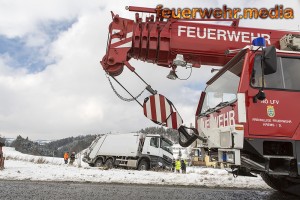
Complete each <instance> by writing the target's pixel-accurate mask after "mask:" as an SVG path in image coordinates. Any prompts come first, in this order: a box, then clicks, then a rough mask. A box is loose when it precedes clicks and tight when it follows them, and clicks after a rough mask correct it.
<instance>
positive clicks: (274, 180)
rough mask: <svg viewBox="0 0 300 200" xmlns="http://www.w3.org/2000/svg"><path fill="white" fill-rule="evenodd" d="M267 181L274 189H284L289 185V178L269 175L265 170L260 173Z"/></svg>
mask: <svg viewBox="0 0 300 200" xmlns="http://www.w3.org/2000/svg"><path fill="white" fill-rule="evenodd" d="M260 176H261V177H262V179H263V180H264V181H265V183H266V184H267V185H268V186H270V187H271V188H273V189H274V190H278V191H282V190H283V189H284V188H285V187H286V186H287V180H285V179H284V178H280V177H275V176H272V175H269V174H267V173H265V172H262V173H261V174H260Z"/></svg>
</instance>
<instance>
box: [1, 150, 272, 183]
mask: <svg viewBox="0 0 300 200" xmlns="http://www.w3.org/2000/svg"><path fill="white" fill-rule="evenodd" d="M3 151H4V156H5V157H8V158H10V160H5V169H4V170H3V171H0V179H6V180H33V181H74V182H97V183H125V184H126V183H127V184H155V185H193V186H206V187H237V188H257V189H270V188H269V187H268V186H267V185H266V184H265V183H264V181H263V180H262V179H261V177H257V178H252V177H238V178H233V176H232V175H231V174H228V173H227V171H226V170H223V169H212V168H202V167H187V174H176V173H173V172H154V171H137V170H126V169H111V170H101V169H98V168H92V167H89V166H88V165H87V164H86V163H81V164H82V165H83V166H82V167H78V163H79V162H76V161H75V164H74V165H73V166H71V165H66V164H64V161H63V158H52V157H41V156H32V155H26V154H22V153H20V152H17V151H15V150H14V148H10V147H4V149H3ZM39 158H43V159H44V160H45V161H47V163H46V164H37V163H36V162H33V160H34V161H35V160H37V159H39Z"/></svg>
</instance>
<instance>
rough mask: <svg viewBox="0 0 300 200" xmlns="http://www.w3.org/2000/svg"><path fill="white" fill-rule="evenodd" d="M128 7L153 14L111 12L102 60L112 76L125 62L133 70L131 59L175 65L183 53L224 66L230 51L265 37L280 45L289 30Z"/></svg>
mask: <svg viewBox="0 0 300 200" xmlns="http://www.w3.org/2000/svg"><path fill="white" fill-rule="evenodd" d="M128 10H129V11H138V12H148V13H152V14H151V15H150V17H146V19H145V21H143V19H142V18H140V17H139V14H138V13H136V19H135V21H134V20H131V19H125V18H121V17H119V15H114V14H113V13H112V17H113V21H112V22H111V24H110V26H109V39H108V44H107V52H106V54H105V56H104V57H103V59H102V61H101V65H102V66H103V68H104V70H105V71H106V72H107V73H109V74H110V75H111V76H118V75H119V74H121V73H122V71H123V67H124V65H126V66H127V67H128V68H129V69H130V70H131V71H134V68H133V67H132V66H131V65H130V64H129V63H128V61H129V60H130V59H131V58H134V59H138V60H141V61H145V62H148V63H155V64H157V65H159V66H163V67H172V63H173V60H174V59H175V58H176V55H178V54H181V55H183V58H184V60H185V61H186V62H187V63H190V64H191V65H192V66H193V67H200V66H201V65H213V66H223V65H225V64H226V63H227V62H228V61H229V60H230V59H231V58H232V57H233V55H227V54H225V52H226V51H227V50H231V49H240V48H243V47H245V46H246V45H250V44H251V41H252V40H253V39H255V38H257V37H264V38H265V39H266V42H267V45H274V46H275V47H276V48H279V39H280V38H282V37H283V36H284V35H286V34H288V33H289V32H287V31H278V30H267V29H257V28H245V27H243V28H242V27H238V21H236V20H231V21H232V24H231V25H230V26H226V25H219V24H207V23H203V22H201V21H194V20H190V21H189V20H177V19H172V18H170V19H168V20H167V21H163V19H162V18H161V17H160V16H157V14H153V13H154V11H155V9H152V8H140V7H128ZM204 21H207V20H204ZM208 21H210V20H208ZM221 21H228V20H221Z"/></svg>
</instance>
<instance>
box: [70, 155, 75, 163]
mask: <svg viewBox="0 0 300 200" xmlns="http://www.w3.org/2000/svg"><path fill="white" fill-rule="evenodd" d="M74 161H75V152H72V153H71V156H70V165H73V163H74Z"/></svg>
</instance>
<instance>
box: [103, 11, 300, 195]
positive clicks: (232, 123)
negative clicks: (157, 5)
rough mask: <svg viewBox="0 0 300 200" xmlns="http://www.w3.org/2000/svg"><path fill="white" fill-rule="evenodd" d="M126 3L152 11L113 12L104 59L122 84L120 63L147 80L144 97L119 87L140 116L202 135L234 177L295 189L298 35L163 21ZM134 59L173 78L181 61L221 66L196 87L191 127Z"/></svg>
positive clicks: (190, 136) (299, 145)
mask: <svg viewBox="0 0 300 200" xmlns="http://www.w3.org/2000/svg"><path fill="white" fill-rule="evenodd" d="M127 9H128V10H129V11H135V12H146V13H150V14H151V15H150V16H149V17H146V19H145V20H144V21H143V19H142V18H140V15H139V14H138V13H136V15H135V16H136V19H135V20H131V19H125V18H121V17H119V16H118V15H114V14H113V13H112V18H113V20H112V22H111V24H110V26H109V38H108V43H107V51H106V54H105V56H104V57H103V59H102V61H101V65H102V67H103V69H104V70H105V72H106V74H107V76H108V77H110V78H113V79H114V80H115V81H117V83H118V84H120V85H121V86H122V84H121V83H120V82H119V81H118V80H117V79H116V77H117V76H118V75H120V74H121V73H122V72H123V69H124V67H127V68H128V69H129V70H131V71H132V72H133V73H134V74H136V75H137V76H138V77H139V78H140V79H141V80H142V81H143V82H144V83H145V84H146V90H148V91H149V92H150V93H151V96H149V97H147V98H146V99H145V100H144V102H143V103H140V102H139V101H138V99H137V97H133V95H132V94H131V93H130V92H129V91H128V90H127V89H126V88H124V87H123V88H124V89H125V90H126V91H127V92H128V93H129V94H130V95H131V97H132V99H131V100H135V101H137V102H138V103H139V104H140V105H141V106H142V108H143V112H144V114H145V116H146V117H148V118H149V119H151V120H152V121H153V122H155V123H157V124H160V125H164V126H167V127H170V128H173V129H177V130H178V132H179V143H180V144H181V145H182V146H188V145H190V144H192V142H194V141H195V140H197V139H199V140H200V141H201V142H202V145H201V147H202V150H204V151H206V152H207V153H208V154H209V155H210V156H211V157H214V158H216V159H217V160H218V162H220V163H227V164H228V163H229V164H231V166H232V169H233V173H234V174H235V175H245V176H251V175H252V174H253V173H255V174H260V175H261V176H262V178H263V179H264V181H265V182H266V183H267V184H268V185H269V186H271V187H272V188H274V189H276V190H279V191H290V190H293V189H295V187H296V188H298V189H299V188H300V114H299V113H300V106H299V104H298V101H299V99H300V78H299V77H300V76H299V75H300V35H299V33H296V32H289V31H278V30H266V29H256V28H242V27H239V26H238V21H237V20H231V21H232V24H231V25H230V26H225V25H216V24H207V23H201V20H198V21H197V20H187V19H185V20H180V19H172V18H170V19H163V17H162V16H161V15H160V14H159V13H157V12H156V10H155V9H151V8H141V7H132V6H130V7H127ZM199 21H200V22H199ZM224 21H226V20H224ZM227 21H228V20H227ZM229 21H230V20H229ZM255 39H256V40H255ZM253 40H254V41H256V42H254V43H252V41H253ZM257 42H258V43H257ZM263 46H267V47H263ZM131 58H134V59H138V60H142V61H145V62H148V63H155V64H157V65H159V66H162V67H168V68H170V69H171V72H170V74H169V76H168V77H169V78H171V79H176V78H177V75H176V73H175V72H176V71H175V69H176V68H177V67H179V66H183V67H187V68H188V67H190V68H191V67H195V68H199V67H200V66H201V65H211V66H222V68H220V69H218V70H217V71H218V72H217V73H216V74H215V75H214V76H213V77H212V78H211V79H210V80H209V81H208V82H207V86H206V88H205V91H203V92H202V93H201V97H200V100H199V104H198V107H197V110H196V112H195V125H196V126H195V128H192V129H191V130H190V131H188V128H187V127H185V126H184V125H183V121H182V119H181V117H180V115H179V113H178V112H177V110H176V108H175V106H174V105H173V104H172V102H171V101H170V100H168V99H167V98H165V97H164V96H163V95H161V94H158V93H157V91H156V90H154V89H152V88H151V86H150V85H149V84H148V83H146V81H145V80H143V79H142V78H141V77H140V76H139V75H138V73H137V72H136V71H135V68H134V67H133V66H131V65H130V64H129V60H130V59H131Z"/></svg>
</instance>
